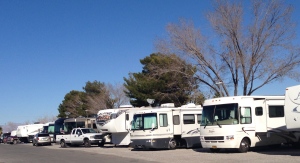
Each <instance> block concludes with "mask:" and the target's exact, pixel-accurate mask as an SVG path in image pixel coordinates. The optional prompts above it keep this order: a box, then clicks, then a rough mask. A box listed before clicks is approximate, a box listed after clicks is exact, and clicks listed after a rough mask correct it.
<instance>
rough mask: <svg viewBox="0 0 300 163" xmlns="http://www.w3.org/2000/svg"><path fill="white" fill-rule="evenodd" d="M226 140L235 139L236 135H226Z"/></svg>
mask: <svg viewBox="0 0 300 163" xmlns="http://www.w3.org/2000/svg"><path fill="white" fill-rule="evenodd" d="M226 140H234V135H228V136H226Z"/></svg>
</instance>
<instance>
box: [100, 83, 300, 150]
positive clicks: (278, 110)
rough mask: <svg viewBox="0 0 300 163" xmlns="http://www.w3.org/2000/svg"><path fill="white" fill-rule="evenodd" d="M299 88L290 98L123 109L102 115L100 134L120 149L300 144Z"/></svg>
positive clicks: (241, 98)
mask: <svg viewBox="0 0 300 163" xmlns="http://www.w3.org/2000/svg"><path fill="white" fill-rule="evenodd" d="M299 104H300V85H299V86H293V87H289V88H287V89H286V93H285V96H233V97H220V98H214V99H208V100H205V102H204V105H203V108H202V107H201V106H196V105H193V104H189V105H186V106H182V107H178V108H176V107H174V105H172V104H164V105H162V106H161V107H160V108H146V107H145V108H119V109H106V110H100V111H99V112H98V117H97V120H96V124H97V128H98V129H99V131H101V132H102V133H104V135H107V137H111V142H112V143H113V144H115V145H130V146H132V147H133V148H169V149H174V148H176V147H187V148H189V147H196V146H202V148H209V149H210V150H211V151H212V152H217V151H219V150H220V149H222V148H235V149H238V150H239V151H240V152H247V151H248V150H249V148H250V147H257V146H267V145H281V144H292V145H296V146H300V122H299V121H300V119H299V118H300V109H299V108H298V106H299Z"/></svg>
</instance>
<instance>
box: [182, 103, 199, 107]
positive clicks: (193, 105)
mask: <svg viewBox="0 0 300 163" xmlns="http://www.w3.org/2000/svg"><path fill="white" fill-rule="evenodd" d="M181 107H183V108H195V107H196V105H195V104H194V103H189V104H186V105H182V106H181Z"/></svg>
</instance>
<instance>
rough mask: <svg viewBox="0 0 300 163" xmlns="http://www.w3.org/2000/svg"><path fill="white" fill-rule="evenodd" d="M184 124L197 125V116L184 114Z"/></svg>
mask: <svg viewBox="0 0 300 163" xmlns="http://www.w3.org/2000/svg"><path fill="white" fill-rule="evenodd" d="M183 124H195V115H194V114H183Z"/></svg>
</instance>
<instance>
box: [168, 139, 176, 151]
mask: <svg viewBox="0 0 300 163" xmlns="http://www.w3.org/2000/svg"><path fill="white" fill-rule="evenodd" d="M169 145H170V148H171V149H174V148H176V141H175V140H171V141H170V142H169Z"/></svg>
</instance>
